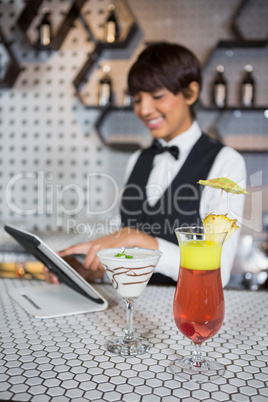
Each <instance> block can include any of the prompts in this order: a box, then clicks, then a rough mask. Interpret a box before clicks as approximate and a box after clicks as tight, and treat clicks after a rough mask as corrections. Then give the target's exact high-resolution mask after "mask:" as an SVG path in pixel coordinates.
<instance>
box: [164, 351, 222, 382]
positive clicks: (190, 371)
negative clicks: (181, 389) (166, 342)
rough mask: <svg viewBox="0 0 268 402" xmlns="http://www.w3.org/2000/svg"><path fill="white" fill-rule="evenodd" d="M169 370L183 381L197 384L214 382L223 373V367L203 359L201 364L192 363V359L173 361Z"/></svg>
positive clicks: (213, 361)
mask: <svg viewBox="0 0 268 402" xmlns="http://www.w3.org/2000/svg"><path fill="white" fill-rule="evenodd" d="M170 370H171V371H172V373H173V374H174V375H175V376H178V377H180V378H181V379H183V380H188V381H195V382H198V383H203V382H211V381H214V380H216V379H217V378H220V377H222V376H223V374H224V372H225V368H224V365H223V364H221V363H218V362H217V361H215V360H212V359H209V358H204V359H203V360H202V361H201V362H194V361H193V359H192V357H183V358H182V359H176V360H174V362H173V363H172V364H171V365H170Z"/></svg>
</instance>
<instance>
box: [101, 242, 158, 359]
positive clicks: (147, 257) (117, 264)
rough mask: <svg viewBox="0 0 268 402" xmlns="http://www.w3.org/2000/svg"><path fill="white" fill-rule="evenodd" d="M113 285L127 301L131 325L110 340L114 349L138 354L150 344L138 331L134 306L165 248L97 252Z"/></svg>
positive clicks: (128, 323)
mask: <svg viewBox="0 0 268 402" xmlns="http://www.w3.org/2000/svg"><path fill="white" fill-rule="evenodd" d="M97 255H98V257H99V259H100V261H101V263H102V265H103V267H104V269H105V271H106V273H107V275H108V277H109V278H110V280H111V282H112V284H113V287H114V288H115V289H116V291H117V292H118V294H119V295H120V296H121V297H122V298H123V299H124V300H125V301H126V307H127V327H126V329H125V335H124V336H123V337H117V338H114V339H113V340H112V341H108V343H107V347H108V350H109V351H110V352H114V353H116V354H119V355H121V356H135V355H139V354H142V353H145V352H147V351H148V350H149V348H150V344H149V342H148V341H146V340H145V339H143V338H141V337H137V336H135V335H134V331H133V308H134V304H135V301H136V299H137V298H138V297H139V295H140V294H141V292H142V291H143V289H144V288H145V286H146V285H147V283H148V281H149V279H150V278H151V276H152V274H153V272H154V270H155V267H156V265H157V264H158V261H159V259H160V257H161V255H162V252H161V251H158V250H151V249H146V248H138V247H135V248H110V249H105V250H101V251H99V252H98V253H97Z"/></svg>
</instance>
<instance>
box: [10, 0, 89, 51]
mask: <svg viewBox="0 0 268 402" xmlns="http://www.w3.org/2000/svg"><path fill="white" fill-rule="evenodd" d="M85 1H86V0H74V1H72V2H71V4H70V5H69V4H68V3H67V5H68V8H67V9H62V10H61V11H60V13H57V14H59V15H57V17H58V18H57V19H58V21H57V24H56V25H57V28H56V29H55V30H54V29H53V25H54V24H52V38H51V42H50V44H49V45H46V46H42V45H41V44H40V43H38V36H37V34H34V32H35V30H36V29H37V24H39V23H40V13H39V10H40V8H41V6H44V7H45V6H48V7H47V8H49V9H52V15H51V17H52V23H53V19H54V17H55V19H56V15H54V14H56V12H55V13H53V3H52V2H50V3H48V4H46V2H45V1H43V0H29V1H28V2H27V3H26V6H25V7H24V9H23V11H22V13H21V14H20V16H19V18H18V21H17V25H18V27H19V28H20V30H21V32H22V33H23V35H24V37H25V40H26V41H27V42H28V43H30V44H31V45H32V46H34V48H36V49H37V50H58V49H59V48H60V46H61V44H62V43H63V41H64V39H65V37H66V35H67V34H68V31H69V29H70V28H71V26H72V24H73V22H74V21H75V19H76V18H77V17H78V16H79V12H80V10H81V8H82V6H83V4H84V3H85ZM56 5H57V4H56ZM57 11H58V10H57ZM55 19H54V22H56V21H55Z"/></svg>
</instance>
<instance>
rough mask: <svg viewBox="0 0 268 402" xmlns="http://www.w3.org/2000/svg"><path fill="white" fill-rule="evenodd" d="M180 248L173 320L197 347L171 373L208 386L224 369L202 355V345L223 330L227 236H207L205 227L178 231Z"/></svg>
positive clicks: (178, 229) (176, 361)
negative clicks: (223, 257)
mask: <svg viewBox="0 0 268 402" xmlns="http://www.w3.org/2000/svg"><path fill="white" fill-rule="evenodd" d="M175 233H176V235H177V238H178V242H179V246H180V271H179V277H178V283H177V287H176V291H175V296H174V304H173V316H174V321H175V323H176V326H177V327H178V329H179V330H180V332H181V333H182V334H183V335H185V336H186V337H187V338H189V339H191V341H192V342H193V343H194V345H195V350H194V352H193V354H192V355H191V356H189V357H183V358H181V359H176V360H175V361H174V362H173V363H172V365H171V371H172V372H173V373H174V374H175V375H177V376H179V377H180V378H183V379H187V380H193V381H196V382H207V381H212V380H214V379H216V378H217V377H220V376H222V375H223V373H224V366H223V365H222V364H221V363H219V362H217V361H215V360H212V359H210V358H207V357H204V356H203V354H202V353H201V345H202V343H203V342H204V341H206V340H208V339H210V338H212V337H213V336H214V335H215V334H216V333H217V332H218V331H219V329H220V328H221V326H222V323H223V319H224V312H225V305H224V295H223V289H222V282H221V269H220V265H221V264H220V262H221V251H222V245H223V242H224V239H225V237H226V234H227V233H215V234H206V233H204V228H203V227H197V226H196V227H182V228H177V229H175Z"/></svg>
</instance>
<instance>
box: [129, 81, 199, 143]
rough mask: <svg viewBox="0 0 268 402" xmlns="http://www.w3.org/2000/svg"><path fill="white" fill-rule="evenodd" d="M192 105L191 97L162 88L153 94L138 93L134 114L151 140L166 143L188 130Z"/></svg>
mask: <svg viewBox="0 0 268 402" xmlns="http://www.w3.org/2000/svg"><path fill="white" fill-rule="evenodd" d="M193 84H194V83H193ZM192 103H193V100H192V97H190V98H188V97H187V98H186V97H185V96H184V95H183V93H182V92H179V93H178V94H177V95H174V94H173V93H172V92H170V91H169V90H168V89H166V88H163V89H158V90H156V91H155V92H153V93H151V92H138V93H137V94H136V95H135V96H134V112H135V114H136V115H137V116H138V117H139V118H140V119H141V121H142V122H143V123H144V125H145V126H146V127H147V128H148V129H149V130H150V132H151V135H152V136H153V138H156V139H159V138H163V139H164V140H165V141H167V142H168V141H170V140H172V139H173V138H175V137H177V136H178V135H179V134H181V133H183V132H185V131H186V130H188V129H189V128H190V126H191V124H192V117H191V111H190V105H191V104H192Z"/></svg>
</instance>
